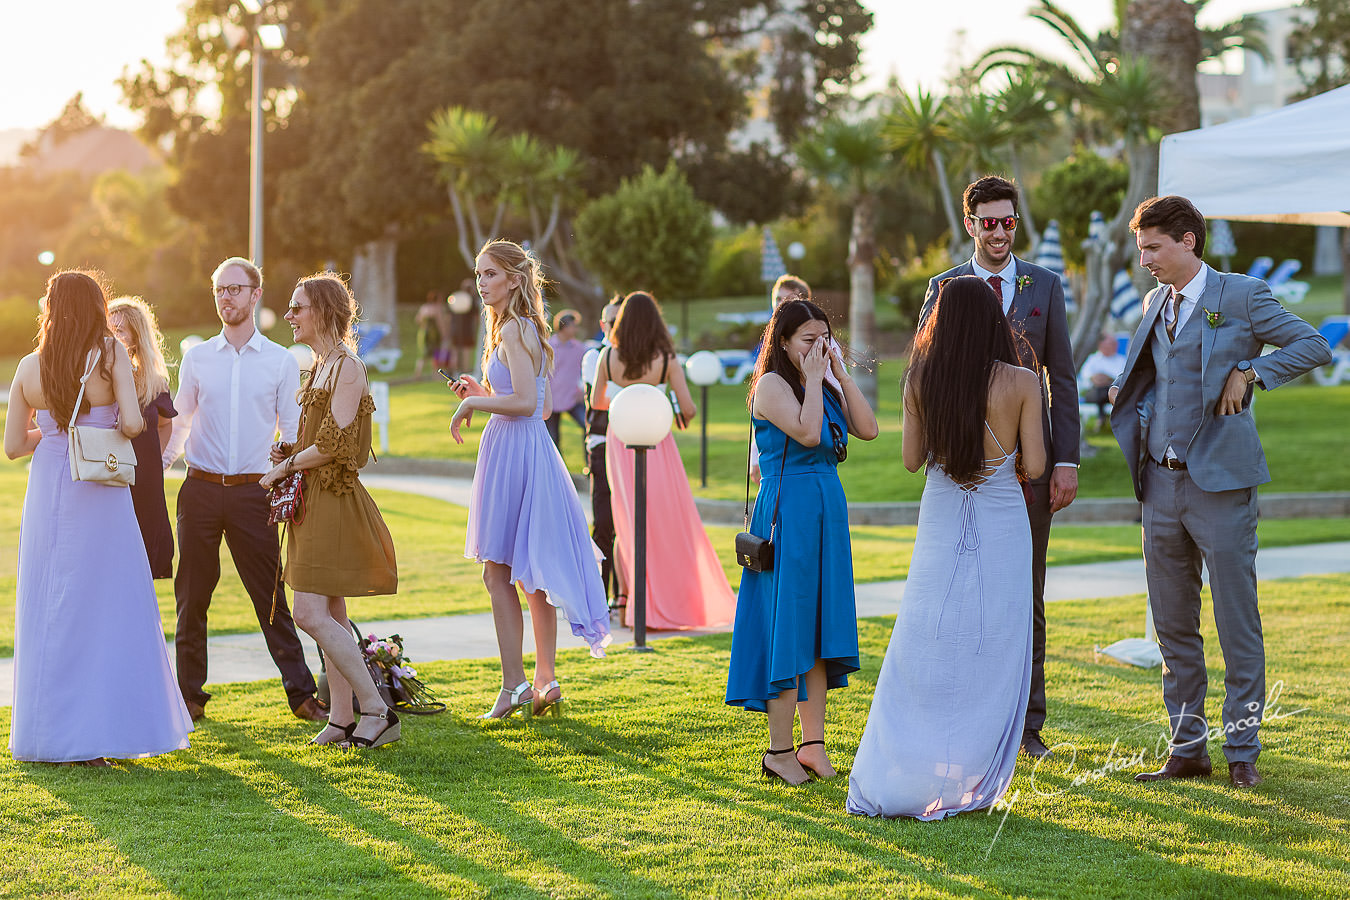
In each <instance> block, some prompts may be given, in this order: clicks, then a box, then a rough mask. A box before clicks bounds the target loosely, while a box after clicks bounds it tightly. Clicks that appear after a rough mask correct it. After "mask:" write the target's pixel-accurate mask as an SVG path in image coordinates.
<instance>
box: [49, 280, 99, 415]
mask: <svg viewBox="0 0 1350 900" xmlns="http://www.w3.org/2000/svg"><path fill="white" fill-rule="evenodd" d="M102 279H103V275H102V273H101V272H84V271H78V270H70V271H66V272H57V273H56V274H55V275H53V276H52V277H51V279H50V280H49V281H48V282H47V296H46V298H45V300H44V302H43V304H42V315H41V316H40V317H39V319H38V372H39V375H40V377H41V380H42V396H43V397H44V398H46V400H47V407H48V408H49V409H50V410H51V414H52V418H53V419H55V420H56V423H57V425H59V426H60V427H61V430H62V431H64V430H66V429H67V428H69V427H70V423H71V421H72V420H73V419H74V418H75V417H76V416H77V415H78V414H79V413H80V412H83V411H85V410H88V409H89V408H90V407H91V405H92V404H91V403H90V402H89V397H88V396H85V398H84V402H82V403H81V404H80V409H78V410H77V409H75V397H76V395H77V394H79V392H80V376H81V375H83V374H84V366H85V357H86V356H87V355H88V353H89V351H90V350H93V349H94V348H95V347H98V348H99V349H100V350H102V351H103V352H102V354H101V355H100V357H99V361H98V369H99V371H101V372H102V373H103V377H104V378H105V379H107V381H108V382H109V383H112V366H113V363H112V359H111V358H110V357H111V356H112V354H111V353H109V352H108V346H109V345H108V341H110V340H112V336H113V334H112V329H111V328H109V327H108V294H107V292H106V291H105V290H104V289H103V282H102Z"/></svg>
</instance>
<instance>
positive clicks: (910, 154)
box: [881, 89, 967, 262]
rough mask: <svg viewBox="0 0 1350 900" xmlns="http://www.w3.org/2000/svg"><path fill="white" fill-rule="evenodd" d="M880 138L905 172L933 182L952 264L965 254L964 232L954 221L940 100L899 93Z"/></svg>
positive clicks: (949, 143) (948, 143) (948, 140)
mask: <svg viewBox="0 0 1350 900" xmlns="http://www.w3.org/2000/svg"><path fill="white" fill-rule="evenodd" d="M881 136H882V139H883V140H884V141H885V143H886V146H887V147H888V148H889V149H890V150H893V151H894V152H895V153H896V155H897V157H898V158H899V160H900V163H901V165H903V166H904V167H905V168H906V169H907V170H909V171H911V172H914V173H915V174H919V175H923V174H928V175H931V176H932V177H933V179H934V180H935V181H936V182H937V189H938V193H939V195H940V196H941V198H942V211H943V212H944V213H945V214H946V216H947V226H948V228H949V229H950V232H951V237H950V239H949V241H948V245H947V251H948V253H949V254H950V255H951V258H952V261H953V262H955V261H957V260H959V259H961V258H962V257H963V256H965V255H967V254H966V252H965V248H966V240H965V236H966V232H965V229H963V228H962V227H961V220H960V219H959V218H957V215H956V205H955V204H954V203H953V202H952V186H951V182H950V181H949V180H948V178H947V163H946V156H947V155H948V154H949V153H950V152H951V150H952V148H953V147H954V146H955V144H954V141H953V139H952V132H951V126H950V124H949V122H948V119H947V117H946V114H945V112H944V110H943V103H942V98H940V97H935V96H934V95H933V94H930V93H927V92H926V91H924V90H922V89H919V90H917V91H916V92H915V93H914V95H913V96H910V95H909V94H907V93H905V92H903V91H901V92H900V94H899V96H898V98H897V100H896V105H895V108H894V109H893V110H892V111H891V112H890V113H889V114H887V115H886V117H885V120H884V123H883V125H882V129H881Z"/></svg>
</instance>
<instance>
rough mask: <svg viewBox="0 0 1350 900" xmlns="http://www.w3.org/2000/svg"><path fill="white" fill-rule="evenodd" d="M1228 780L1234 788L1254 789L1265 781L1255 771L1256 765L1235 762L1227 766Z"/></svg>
mask: <svg viewBox="0 0 1350 900" xmlns="http://www.w3.org/2000/svg"><path fill="white" fill-rule="evenodd" d="M1228 780H1229V781H1231V782H1233V787H1235V788H1254V787H1256V786H1257V785H1258V784H1260V783H1261V782H1263V781H1265V779H1264V778H1262V777H1261V773H1260V772H1258V771H1256V763H1249V762H1235V763H1229V764H1228Z"/></svg>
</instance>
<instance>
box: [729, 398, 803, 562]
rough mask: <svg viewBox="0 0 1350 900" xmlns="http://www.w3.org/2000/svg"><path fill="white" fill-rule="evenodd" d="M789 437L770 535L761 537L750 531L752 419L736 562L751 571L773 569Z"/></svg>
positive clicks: (753, 428)
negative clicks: (742, 522)
mask: <svg viewBox="0 0 1350 900" xmlns="http://www.w3.org/2000/svg"><path fill="white" fill-rule="evenodd" d="M789 440H790V438H788V436H787V435H783V459H782V461H781V463H780V464H779V467H778V492H777V493H776V494H774V497H773V518H772V519H770V520H769V522H770V524H769V536H768V537H767V538H762V537H759V536H758V535H755V534H751V532H750V447H751V446H752V445H753V444H754V442H755V421H754V419H753V418H752V419H751V420H750V443H749V444H747V445H746V447H745V530H744V531H742V532H741V533H740V534H738V535H736V562H737V563H739V564H740V565H741V567H742V568H745V569H748V570H749V571H751V572H772V571H773V539H774V536H775V534H777V531H778V501H779V499H780V498H781V497H782V496H783V471H784V467H785V466H786V465H787V451H788V441H789Z"/></svg>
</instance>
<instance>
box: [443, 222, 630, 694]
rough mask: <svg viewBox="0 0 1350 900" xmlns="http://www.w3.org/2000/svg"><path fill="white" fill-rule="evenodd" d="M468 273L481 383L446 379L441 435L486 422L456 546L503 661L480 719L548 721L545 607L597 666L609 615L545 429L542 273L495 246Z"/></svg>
mask: <svg viewBox="0 0 1350 900" xmlns="http://www.w3.org/2000/svg"><path fill="white" fill-rule="evenodd" d="M474 271H475V274H476V275H477V277H478V292H479V294H480V295H481V296H482V298H483V307H484V309H485V310H486V313H485V314H486V316H487V341H486V342H485V346H484V349H483V382H482V383H481V384H480V383H479V382H478V381H477V380H475V379H474V378H473V377H472V376H469V375H464V376H462V377H460V378H458V379H456V380H455V381H453V382H451V384H450V389H451V390H453V391H454V392H455V393H456V394H457V395H458V396H459V397H460V398H461V402H460V404H459V408H458V409H456V410H455V414H454V417H453V418H451V420H450V435H451V436H452V437H453V438H454V439H455V442H456V443H461V444H462V443H463V442H464V439H463V438H462V437H461V436H460V433H459V430H460V428H461V427H462V426H464V425H467V424H469V420H470V418H471V417H472V416H473V414H474V412H475V411H481V412H484V413H491V414H492V418H491V419H489V420H488V423H487V424H486V425H485V426H484V427H483V436H482V439H481V440H480V442H479V445H478V466H477V468H476V469H475V470H474V476H473V491H472V493H471V495H470V498H469V525H468V533H467V535H466V536H465V540H464V555H465V556H466V557H468V558H469V559H474V560H477V561H478V562H480V563H482V564H483V583H484V584H485V585H486V586H487V589H488V594H489V595H490V596H491V598H492V621H493V624H494V625H495V626H496V629H497V650H498V652H499V653H500V655H501V663H502V689H501V691H500V692H499V693H498V695H497V699H496V701H495V702H494V703H493V705H492V708H491V709H489V710H488V711H487V712H486V713H484V714H483V715H481V716H479V718H482V719H504V718H508V717H509V716H511V715H513V714H514V713H516V712H520V713H521V714H522V715H530V714H532V713H533V714H541V713H552V714H555V715H556V714H557V710H558V704H559V703H561V702H562V688H561V686H560V685H559V684H558V679H557V674H556V672H555V671H554V664H555V657H556V653H557V644H558V618H557V613H555V612H554V610H553V606H559V607H562V610H563V613H564V615H566V616H567V620H568V621H569V622H570V623H571V625H572V634H574V635H577V636H578V637H581V638H582V639H584V640H585V641H586V643H587V644H589V645H590V648H591V655H592V656H594V657H597V658H598V657H602V656H604V655H605V650H604V648H605V646H606V645H607V644H609V642H610V633H609V608H608V606H607V605H606V604H605V588H604V585H603V584H602V583H601V581H600V565H599V563H598V562H597V560H596V557H597V555H598V553H597V551H596V549H595V543H594V542H593V541H592V540H591V536H590V534H589V533H588V531H587V528H586V515H585V513H584V512H582V509H581V500H580V499H578V497H577V491H576V488H575V487H574V486H573V484H572V477H571V475H570V474H568V472H567V466H565V465H564V464H563V460H562V457H561V456H559V455H558V448H557V447H556V446H554V444H553V441H552V439H550V438H549V436H548V429H547V428H546V427H545V425H544V419H545V418H546V417H547V416H548V415H549V413H550V412H551V411H552V408H553V399H552V394H551V392H550V390H549V378H548V376H549V371H550V369H551V368H552V366H553V349H552V348H551V347H550V346H549V344H548V331H549V328H548V321H547V319H545V317H544V298H543V285H544V273H543V271H542V269H541V268H540V266H539V261H538V260H537V259H535V258H534V256H533V255H531V254H529V253H527V252H526V251H525V250H524V249H523V248H522V247H521V246H520V245H519V244H516V243H513V242H511V241H503V240H496V241H490V242H489V243H488V244H486V245H485V246H484V247H483V249H482V250H480V251H479V253H478V259H477V261H476V263H475V266H474ZM517 585H520V587H521V588H523V589H524V591H525V600H526V602H527V603H529V606H530V623H531V625H532V626H533V629H534V645H535V665H534V680H533V682H531V681H530V680H529V679H527V678H526V677H525V665H524V663H523V661H522V642H523V640H524V634H525V622H524V617H523V616H522V614H521V611H520V594H519V593H517V589H516V586H517ZM550 604H552V605H550Z"/></svg>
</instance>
